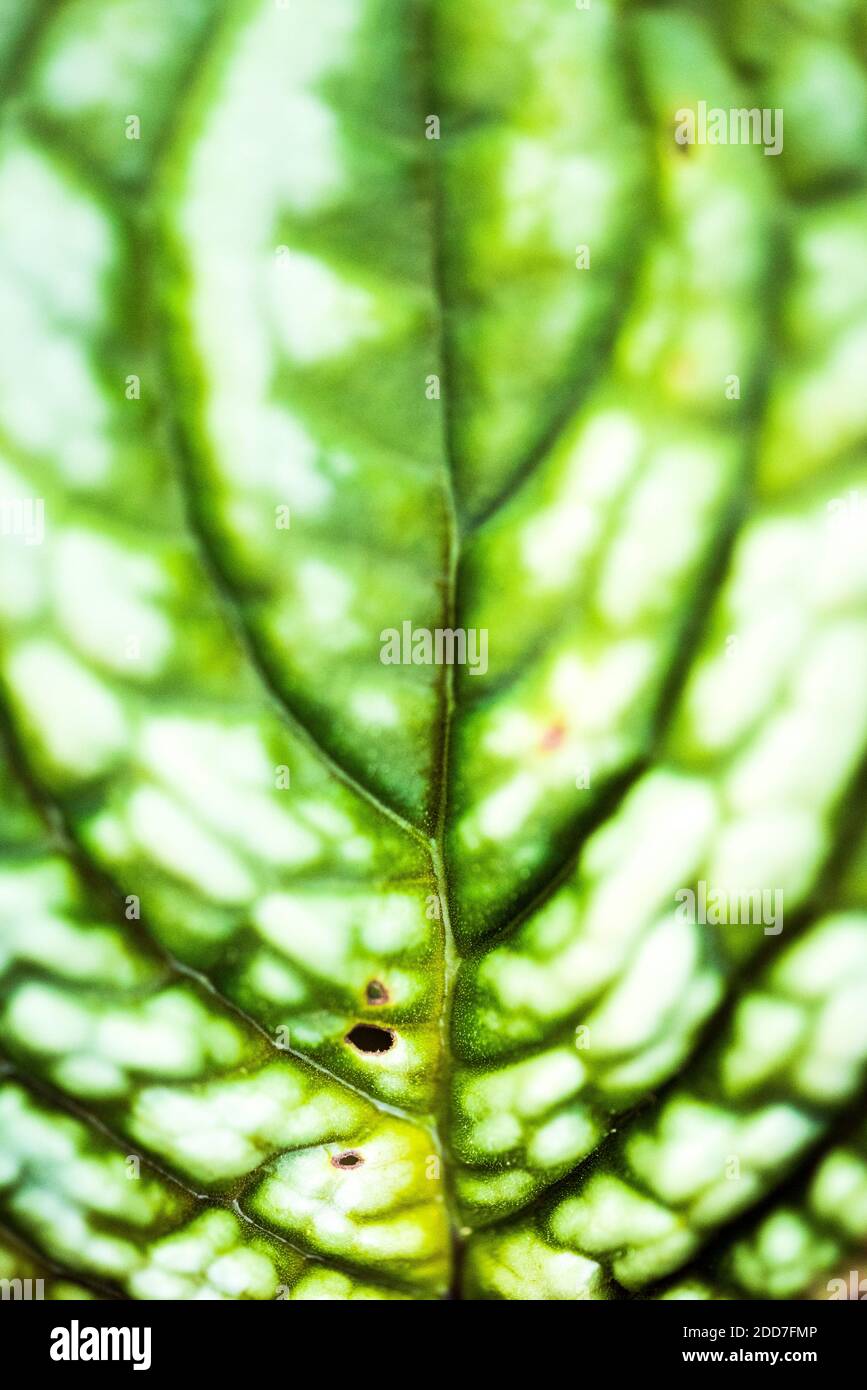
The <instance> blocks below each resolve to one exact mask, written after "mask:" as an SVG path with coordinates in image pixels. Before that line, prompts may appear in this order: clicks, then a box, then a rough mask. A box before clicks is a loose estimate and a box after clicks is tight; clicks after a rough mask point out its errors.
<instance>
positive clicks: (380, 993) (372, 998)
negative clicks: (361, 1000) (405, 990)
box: [364, 980, 389, 1004]
mask: <svg viewBox="0 0 867 1390" xmlns="http://www.w3.org/2000/svg"><path fill="white" fill-rule="evenodd" d="M364 993H365V998H366V999H367V1002H368V1004H387V1003H388V1000H389V993H388V990H387V989H386V987H385V985H384V984H383V983H382V981H381V980H371V981H370V982H369V984H368V986H367V989H366V990H365V992H364Z"/></svg>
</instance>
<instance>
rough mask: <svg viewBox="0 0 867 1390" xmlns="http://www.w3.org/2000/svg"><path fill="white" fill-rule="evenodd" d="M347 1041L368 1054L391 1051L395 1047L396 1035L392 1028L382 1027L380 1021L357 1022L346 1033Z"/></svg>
mask: <svg viewBox="0 0 867 1390" xmlns="http://www.w3.org/2000/svg"><path fill="white" fill-rule="evenodd" d="M346 1041H347V1042H348V1043H351V1044H352V1046H353V1047H355V1048H357V1049H358V1051H359V1052H363V1053H365V1054H366V1055H367V1056H370V1055H371V1054H374V1055H375V1054H376V1053H379V1052H390V1051H391V1049H392V1048H393V1047H394V1043H395V1036H394V1031H393V1030H392V1029H391V1028H380V1026H379V1024H378V1023H356V1025H355V1027H354V1028H351V1029H350V1030H349V1032H348V1033H347V1034H346Z"/></svg>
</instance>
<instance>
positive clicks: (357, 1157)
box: [331, 1149, 364, 1168]
mask: <svg viewBox="0 0 867 1390" xmlns="http://www.w3.org/2000/svg"><path fill="white" fill-rule="evenodd" d="M363 1162H364V1159H363V1158H362V1156H361V1154H360V1153H356V1151H355V1149H347V1150H346V1151H345V1153H342V1154H335V1155H334V1157H333V1158H332V1160H331V1164H332V1167H334V1168H360V1167H361V1165H362V1163H363Z"/></svg>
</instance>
